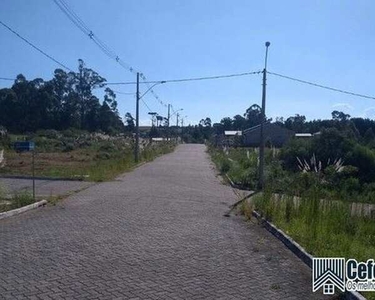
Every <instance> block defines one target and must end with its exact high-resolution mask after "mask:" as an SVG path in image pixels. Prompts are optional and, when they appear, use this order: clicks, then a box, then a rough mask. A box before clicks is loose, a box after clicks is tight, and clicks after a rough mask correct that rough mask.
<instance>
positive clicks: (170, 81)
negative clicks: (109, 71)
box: [105, 71, 262, 85]
mask: <svg viewBox="0 0 375 300" xmlns="http://www.w3.org/2000/svg"><path fill="white" fill-rule="evenodd" d="M260 73H262V71H256V72H245V73H236V74H228V75H217V76H207V77H195V78H182V79H169V80H157V81H145V82H143V83H144V84H153V83H173V82H187V81H200V80H214V79H222V78H231V77H241V76H248V75H254V74H260ZM105 84H106V85H130V84H136V82H135V81H128V82H107V83H105Z"/></svg>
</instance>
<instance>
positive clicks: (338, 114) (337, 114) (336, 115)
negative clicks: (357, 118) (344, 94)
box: [331, 110, 350, 122]
mask: <svg viewBox="0 0 375 300" xmlns="http://www.w3.org/2000/svg"><path fill="white" fill-rule="evenodd" d="M331 115H332V119H333V120H336V121H340V122H343V121H347V120H349V119H350V115H348V114H345V113H343V112H342V111H337V110H334V111H333V112H332V113H331Z"/></svg>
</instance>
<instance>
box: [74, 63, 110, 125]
mask: <svg viewBox="0 0 375 300" xmlns="http://www.w3.org/2000/svg"><path fill="white" fill-rule="evenodd" d="M69 75H70V76H71V78H72V79H73V82H74V84H73V87H74V91H75V92H76V93H77V94H78V96H79V111H80V120H81V129H89V128H88V127H87V123H86V111H87V110H86V109H87V106H88V104H89V102H90V99H91V97H92V92H93V90H94V89H96V88H101V87H103V86H104V83H105V82H106V79H105V78H103V77H101V76H100V75H99V74H98V73H97V72H95V71H93V70H92V69H89V68H86V65H85V63H84V61H83V60H82V59H79V60H78V74H75V73H74V72H70V73H69ZM107 105H108V104H107Z"/></svg>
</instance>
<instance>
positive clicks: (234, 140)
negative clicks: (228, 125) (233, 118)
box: [222, 130, 242, 146]
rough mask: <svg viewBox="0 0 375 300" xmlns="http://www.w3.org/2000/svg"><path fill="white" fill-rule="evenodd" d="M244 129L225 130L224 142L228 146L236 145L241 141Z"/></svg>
mask: <svg viewBox="0 0 375 300" xmlns="http://www.w3.org/2000/svg"><path fill="white" fill-rule="evenodd" d="M241 138H242V131H238V130H225V131H224V138H223V140H222V144H223V145H226V146H235V145H237V144H238V143H239V141H241Z"/></svg>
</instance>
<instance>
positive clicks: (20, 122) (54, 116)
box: [0, 60, 124, 138]
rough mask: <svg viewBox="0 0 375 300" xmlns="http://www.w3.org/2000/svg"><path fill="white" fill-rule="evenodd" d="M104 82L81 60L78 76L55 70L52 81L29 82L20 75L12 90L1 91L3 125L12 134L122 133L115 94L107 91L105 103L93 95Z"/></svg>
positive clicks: (0, 109)
mask: <svg viewBox="0 0 375 300" xmlns="http://www.w3.org/2000/svg"><path fill="white" fill-rule="evenodd" d="M105 81H106V80H105V79H104V78H103V77H101V76H100V75H99V74H98V73H97V72H95V71H93V70H92V69H89V68H87V67H86V66H85V64H84V62H83V61H82V60H79V65H78V72H77V73H75V72H69V73H67V72H65V71H64V70H61V69H56V70H55V73H54V78H53V79H51V80H49V81H44V80H43V79H41V78H36V79H34V80H31V81H28V80H26V78H25V77H24V76H23V75H18V76H17V79H16V80H15V82H14V84H13V86H12V87H11V88H10V89H8V88H4V89H0V125H3V126H5V127H7V129H8V130H9V131H10V132H13V133H21V132H22V133H24V132H35V131H37V130H40V129H56V130H64V129H68V128H77V129H84V130H88V131H97V130H99V129H100V130H102V131H104V132H107V133H116V132H120V131H123V130H124V124H123V123H122V121H121V119H120V117H119V115H118V111H117V102H116V95H115V93H114V92H113V91H112V90H111V89H109V88H106V89H105V96H104V100H103V103H100V101H99V99H98V98H97V97H96V96H95V95H94V93H93V91H94V90H95V89H97V88H100V87H103V86H104V82H105ZM46 134H48V135H49V136H48V138H52V137H53V136H54V133H53V132H52V131H49V132H48V131H46ZM55 138H57V137H55Z"/></svg>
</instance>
